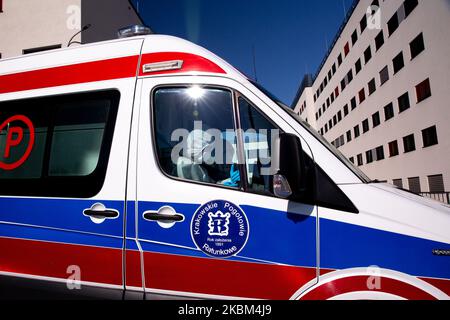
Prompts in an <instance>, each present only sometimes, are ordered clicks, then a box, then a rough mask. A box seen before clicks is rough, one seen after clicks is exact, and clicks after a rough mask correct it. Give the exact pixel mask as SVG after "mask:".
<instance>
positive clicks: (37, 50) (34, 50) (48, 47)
mask: <svg viewBox="0 0 450 320" xmlns="http://www.w3.org/2000/svg"><path fill="white" fill-rule="evenodd" d="M60 48H61V45H60V44H56V45H52V46H45V47H37V48H31V49H23V50H22V53H23V54H30V53H36V52H42V51H48V50H55V49H60Z"/></svg>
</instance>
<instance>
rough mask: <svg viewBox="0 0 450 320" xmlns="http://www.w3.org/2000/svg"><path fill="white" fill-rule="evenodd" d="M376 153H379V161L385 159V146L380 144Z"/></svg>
mask: <svg viewBox="0 0 450 320" xmlns="http://www.w3.org/2000/svg"><path fill="white" fill-rule="evenodd" d="M375 153H376V155H377V161H381V160H384V148H383V146H379V147H378V148H376V149H375Z"/></svg>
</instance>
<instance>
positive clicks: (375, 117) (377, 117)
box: [372, 112, 381, 128]
mask: <svg viewBox="0 0 450 320" xmlns="http://www.w3.org/2000/svg"><path fill="white" fill-rule="evenodd" d="M372 123H373V127H374V128H376V127H378V126H379V125H380V123H381V121H380V113H379V112H377V113H374V114H373V115H372Z"/></svg>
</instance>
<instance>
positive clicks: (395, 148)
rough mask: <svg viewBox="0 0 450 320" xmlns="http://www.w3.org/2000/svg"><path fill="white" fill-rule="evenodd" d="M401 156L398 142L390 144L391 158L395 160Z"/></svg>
mask: <svg viewBox="0 0 450 320" xmlns="http://www.w3.org/2000/svg"><path fill="white" fill-rule="evenodd" d="M398 155H399V152H398V143H397V140H395V141H392V142H389V157H391V158H393V157H396V156H398Z"/></svg>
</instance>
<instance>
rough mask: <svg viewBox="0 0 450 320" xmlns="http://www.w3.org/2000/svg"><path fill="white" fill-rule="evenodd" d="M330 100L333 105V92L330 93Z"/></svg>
mask: <svg viewBox="0 0 450 320" xmlns="http://www.w3.org/2000/svg"><path fill="white" fill-rule="evenodd" d="M330 99H331V103H333V102H334V92H332V93H331V96H330Z"/></svg>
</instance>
